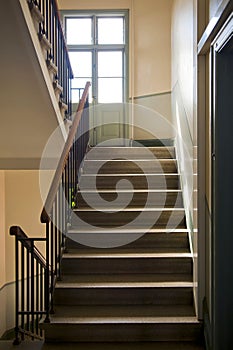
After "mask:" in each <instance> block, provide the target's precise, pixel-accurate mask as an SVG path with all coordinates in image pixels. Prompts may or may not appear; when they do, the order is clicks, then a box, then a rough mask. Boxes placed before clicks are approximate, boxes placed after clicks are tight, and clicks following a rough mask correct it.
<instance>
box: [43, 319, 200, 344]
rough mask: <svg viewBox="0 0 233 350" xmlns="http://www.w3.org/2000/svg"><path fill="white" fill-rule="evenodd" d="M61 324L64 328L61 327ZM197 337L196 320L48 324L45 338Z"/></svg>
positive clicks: (142, 339)
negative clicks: (182, 321) (161, 322)
mask: <svg viewBox="0 0 233 350" xmlns="http://www.w3.org/2000/svg"><path fill="white" fill-rule="evenodd" d="M63 327H64V328H63ZM199 338H200V326H199V325H197V324H191V325H190V324H185V323H184V324H153V323H152V324H151V323H148V324H143V323H142V324H136V325H135V324H100V325H96V324H92V325H90V324H87V325H86V324H84V325H76V324H73V325H57V324H52V325H51V326H50V328H49V329H48V330H46V341H47V342H51V341H54V342H62V341H64V342H66V341H67V342H131V341H132V342H133V341H147V342H148V341H194V340H197V339H199Z"/></svg>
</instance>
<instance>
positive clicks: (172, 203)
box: [77, 192, 183, 209]
mask: <svg viewBox="0 0 233 350" xmlns="http://www.w3.org/2000/svg"><path fill="white" fill-rule="evenodd" d="M99 198H101V199H102V200H104V201H103V203H102V201H101V204H100V200H99ZM131 198H132V200H131ZM112 201H114V202H113V203H111V202H112ZM110 206H114V208H120V207H122V206H124V207H126V208H130V207H134V208H135V207H142V208H143V207H144V206H146V207H154V208H164V207H165V208H166V207H170V208H174V207H176V208H182V206H183V201H182V194H181V192H174V193H173V192H172V193H169V192H168V193H166V192H162V193H161V192H154V193H150V195H149V197H148V193H147V192H134V193H133V192H127V193H117V192H111V193H106V192H102V193H101V192H100V193H98V194H97V193H92V192H90V193H88V192H86V193H83V194H82V193H81V192H79V193H78V195H77V208H97V209H98V208H99V207H101V208H109V207H110Z"/></svg>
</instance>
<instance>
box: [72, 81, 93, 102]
mask: <svg viewBox="0 0 233 350" xmlns="http://www.w3.org/2000/svg"><path fill="white" fill-rule="evenodd" d="M87 81H90V82H91V85H92V78H91V77H86V78H74V79H72V81H71V92H72V103H76V102H79V98H80V96H81V95H82V93H83V90H84V88H85V85H86V83H87ZM80 89H81V91H80Z"/></svg>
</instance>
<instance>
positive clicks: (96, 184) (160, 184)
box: [79, 174, 179, 190]
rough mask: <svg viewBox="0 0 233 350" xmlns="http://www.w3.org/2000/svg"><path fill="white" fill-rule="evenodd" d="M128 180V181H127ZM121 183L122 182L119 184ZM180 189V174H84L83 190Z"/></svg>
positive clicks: (81, 186)
mask: <svg viewBox="0 0 233 350" xmlns="http://www.w3.org/2000/svg"><path fill="white" fill-rule="evenodd" d="M126 180H127V181H126ZM119 181H120V182H119ZM116 186H117V189H118V188H119V189H121V190H123V189H130V190H132V187H134V188H135V189H148V188H149V189H179V175H178V174H146V175H145V174H144V175H142V174H116V175H114V174H111V175H109V174H101V175H95V174H88V175H87V174H82V176H81V179H80V184H79V187H80V188H81V190H85V189H91V190H96V189H97V190H102V189H108V190H110V189H114V190H115V189H116Z"/></svg>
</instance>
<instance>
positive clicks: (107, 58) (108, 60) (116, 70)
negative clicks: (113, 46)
mask: <svg viewBox="0 0 233 350" xmlns="http://www.w3.org/2000/svg"><path fill="white" fill-rule="evenodd" d="M98 76H99V77H122V52H121V51H107V52H98Z"/></svg>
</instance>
